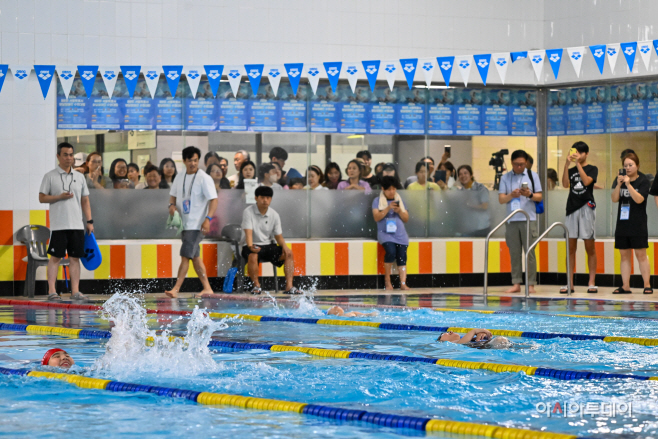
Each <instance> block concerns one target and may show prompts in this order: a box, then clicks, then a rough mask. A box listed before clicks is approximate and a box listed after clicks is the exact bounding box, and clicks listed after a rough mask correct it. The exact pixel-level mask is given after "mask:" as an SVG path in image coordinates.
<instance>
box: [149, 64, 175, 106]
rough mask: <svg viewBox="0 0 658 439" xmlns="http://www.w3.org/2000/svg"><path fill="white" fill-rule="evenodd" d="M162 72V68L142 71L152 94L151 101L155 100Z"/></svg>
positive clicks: (156, 67) (154, 67) (150, 68)
mask: <svg viewBox="0 0 658 439" xmlns="http://www.w3.org/2000/svg"><path fill="white" fill-rule="evenodd" d="M160 72H161V69H160V66H151V67H144V69H143V70H142V73H143V74H144V80H145V81H146V85H147V86H148V88H149V92H150V93H151V99H153V98H155V91H156V90H157V89H158V82H160ZM172 96H174V95H172Z"/></svg>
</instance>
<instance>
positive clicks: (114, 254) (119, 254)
mask: <svg viewBox="0 0 658 439" xmlns="http://www.w3.org/2000/svg"><path fill="white" fill-rule="evenodd" d="M125 278H126V246H125V245H111V246H110V279H125Z"/></svg>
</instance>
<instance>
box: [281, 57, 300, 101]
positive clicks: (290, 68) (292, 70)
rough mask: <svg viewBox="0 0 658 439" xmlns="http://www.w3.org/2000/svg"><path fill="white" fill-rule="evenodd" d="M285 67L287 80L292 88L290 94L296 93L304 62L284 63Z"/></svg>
mask: <svg viewBox="0 0 658 439" xmlns="http://www.w3.org/2000/svg"><path fill="white" fill-rule="evenodd" d="M283 66H284V67H285V68H286V73H287V74H288V81H289V82H290V87H291V88H292V94H294V95H296V94H297V88H298V87H299V80H300V79H302V71H303V70H304V64H302V63H293V64H284V65H283Z"/></svg>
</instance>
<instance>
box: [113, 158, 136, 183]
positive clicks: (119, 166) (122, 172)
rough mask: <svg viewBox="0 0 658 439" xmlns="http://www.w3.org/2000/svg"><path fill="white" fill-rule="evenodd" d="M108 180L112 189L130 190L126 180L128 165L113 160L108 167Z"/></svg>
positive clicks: (119, 160) (124, 162)
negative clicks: (110, 181)
mask: <svg viewBox="0 0 658 439" xmlns="http://www.w3.org/2000/svg"><path fill="white" fill-rule="evenodd" d="M110 180H112V187H113V188H114V189H132V188H133V187H134V186H131V184H130V180H129V179H128V163H127V162H126V161H125V160H124V159H114V161H113V162H112V164H111V165H110Z"/></svg>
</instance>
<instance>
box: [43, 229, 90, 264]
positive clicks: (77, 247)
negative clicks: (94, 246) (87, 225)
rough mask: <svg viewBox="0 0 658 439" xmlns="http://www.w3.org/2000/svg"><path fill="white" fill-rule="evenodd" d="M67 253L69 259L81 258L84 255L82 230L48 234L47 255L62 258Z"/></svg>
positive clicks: (83, 234)
mask: <svg viewBox="0 0 658 439" xmlns="http://www.w3.org/2000/svg"><path fill="white" fill-rule="evenodd" d="M67 253H68V255H69V258H81V257H83V256H84V255H85V231H84V230H53V231H52V232H51V233H50V244H49V245H48V254H49V255H51V256H54V257H56V258H63V257H65V256H66V254H67Z"/></svg>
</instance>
